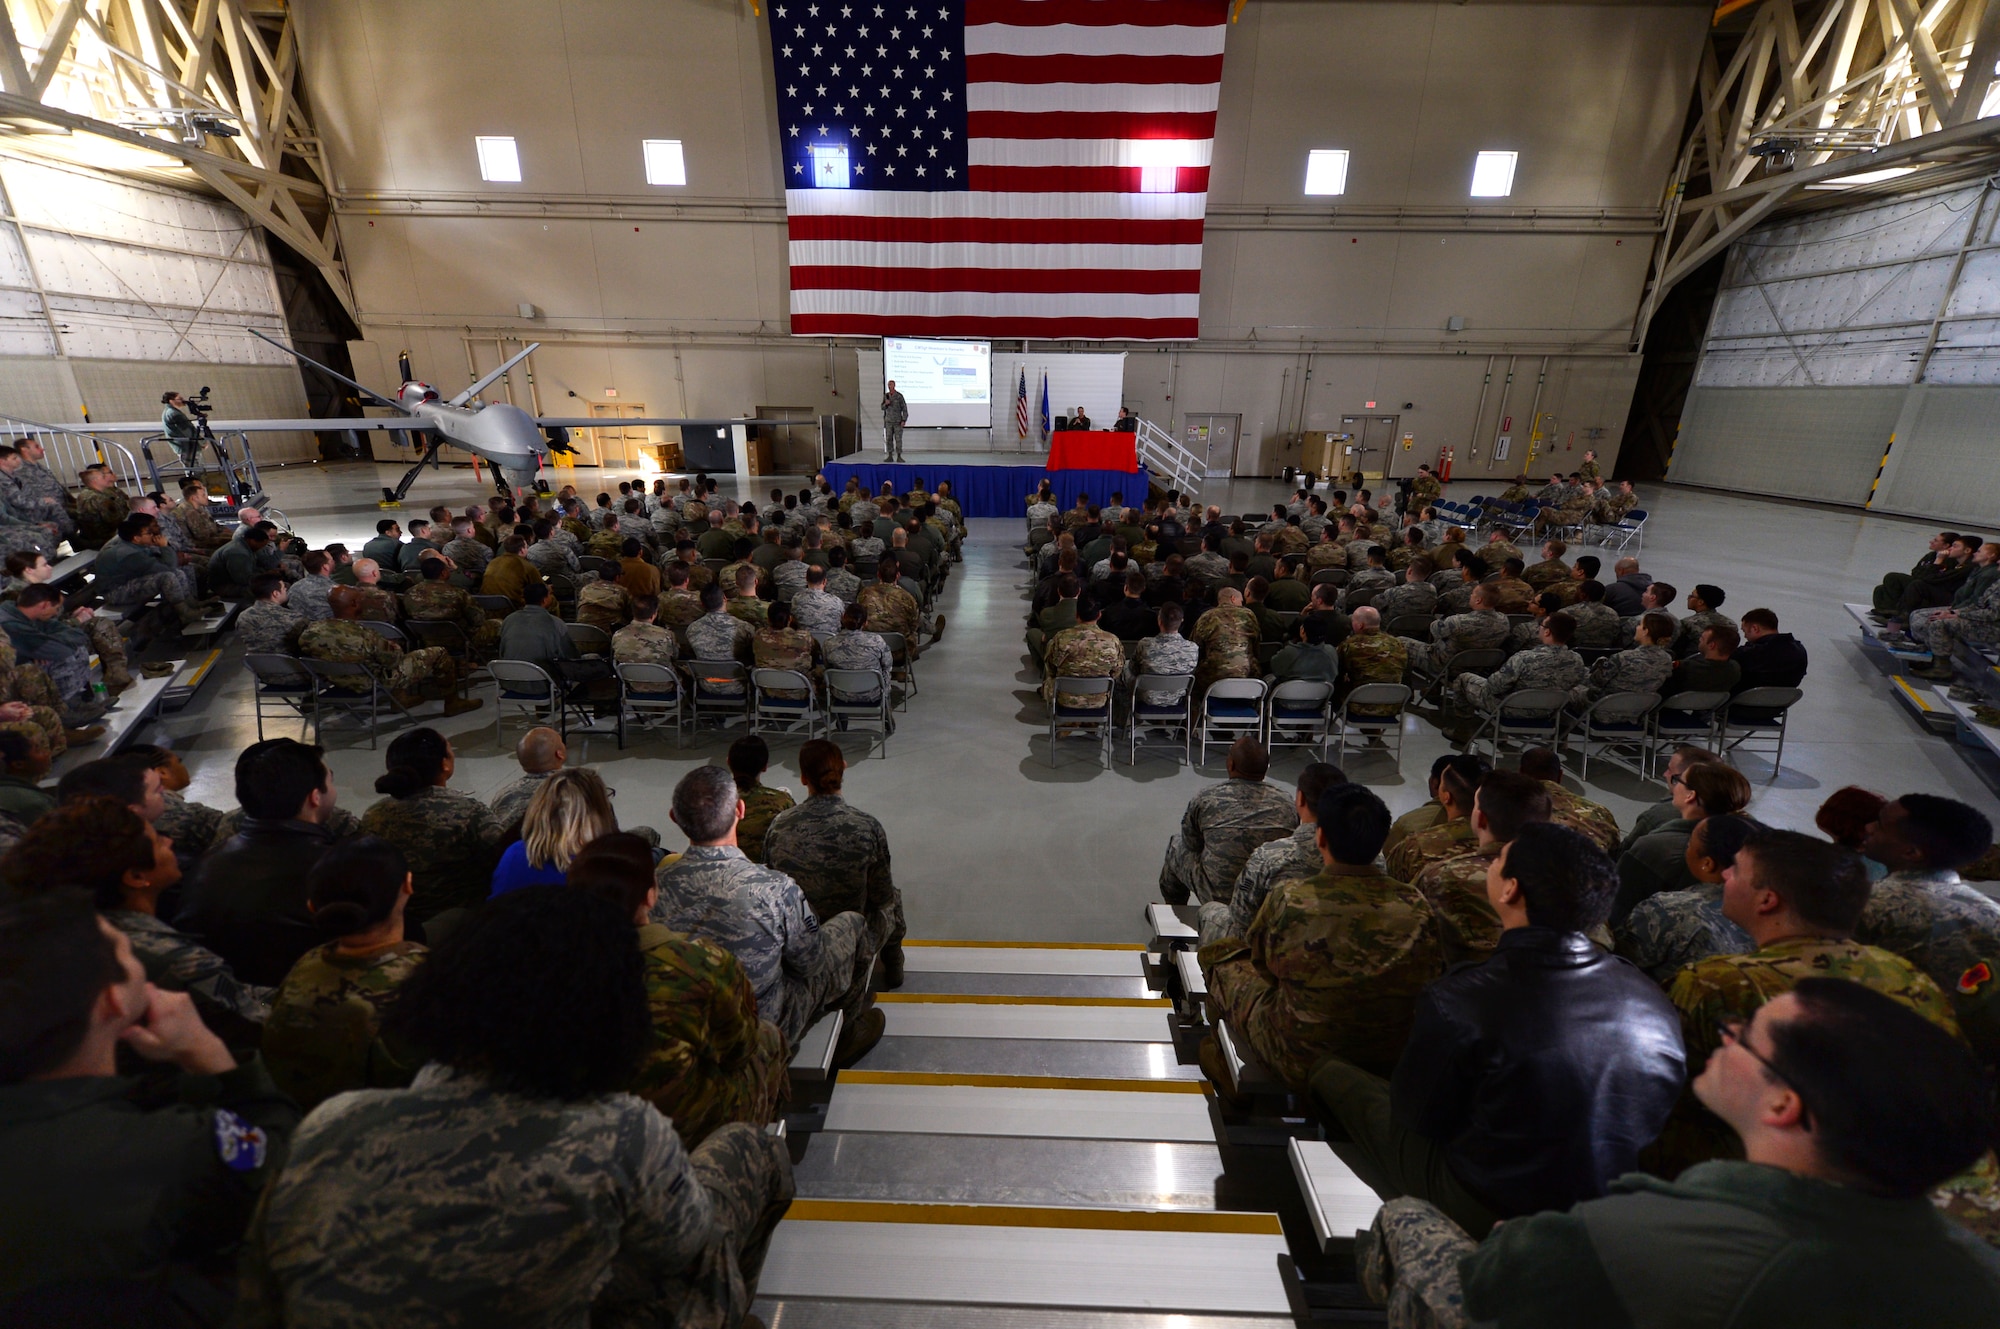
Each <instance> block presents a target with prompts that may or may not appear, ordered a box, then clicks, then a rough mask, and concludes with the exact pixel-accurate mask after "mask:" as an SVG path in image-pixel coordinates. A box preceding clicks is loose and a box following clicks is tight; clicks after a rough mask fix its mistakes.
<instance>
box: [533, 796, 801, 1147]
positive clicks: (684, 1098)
mask: <svg viewBox="0 0 2000 1329" xmlns="http://www.w3.org/2000/svg"><path fill="white" fill-rule="evenodd" d="M569 884H570V885H571V886H573V887H576V888H578V889H581V890H584V891H587V892H589V893H590V894H592V895H595V896H597V897H599V898H600V899H604V900H609V901H610V902H611V903H612V904H614V905H616V906H617V907H618V908H619V909H620V910H622V911H623V912H624V913H625V915H626V916H627V917H629V918H630V919H632V921H633V922H634V923H635V924H637V925H638V928H639V952H640V954H641V955H643V956H644V957H645V961H646V1000H647V1003H648V1005H649V1006H650V1007H651V1009H652V1015H653V1045H652V1047H651V1048H650V1049H649V1050H648V1051H647V1053H646V1059H645V1062H644V1064H642V1065H641V1066H640V1068H639V1073H638V1075H637V1076H636V1077H635V1078H634V1079H633V1081H632V1082H631V1089H632V1092H633V1093H635V1094H637V1095H639V1096H640V1097H641V1098H643V1099H645V1100H646V1101H647V1102H649V1103H651V1104H652V1105H653V1106H654V1107H656V1108H658V1109H659V1110H660V1111H662V1112H664V1113H666V1114H667V1116H669V1117H671V1118H672V1119H673V1123H674V1129H675V1130H677V1131H679V1132H680V1136H681V1143H682V1144H684V1145H686V1146H687V1147H688V1148H690V1149H692V1148H694V1147H695V1146H696V1145H698V1144H700V1143H701V1142H702V1141H703V1140H705V1139H707V1138H708V1137H709V1135H710V1134H712V1133H713V1132H714V1131H715V1129H716V1127H718V1126H721V1125H723V1124H724V1123H726V1122H731V1121H747V1122H749V1123H750V1124H751V1125H753V1126H761V1125H763V1124H764V1123H765V1122H767V1121H770V1120H771V1118H772V1117H773V1116H774V1115H776V1113H777V1107H778V1104H779V1102H781V1101H782V1100H783V1098H784V1095H785V1089H786V1084H787V1081H786V1076H785V1071H786V1057H785V1036H784V1034H783V1033H782V1032H781V1031H780V1030H779V1029H778V1026H777V1025H775V1024H773V1023H771V1022H770V1021H769V1020H759V1019H758V1018H757V996H756V994H755V993H754V992H752V991H751V989H750V979H749V977H748V976H747V975H745V974H744V972H743V966H742V965H740V964H738V963H737V961H736V957H735V956H734V955H731V954H730V953H729V952H728V951H727V950H725V949H723V948H722V947H720V946H718V945H716V944H715V943H714V942H712V941H709V940H707V939H706V938H702V937H689V936H686V935H684V934H682V933H679V932H675V931H674V930H673V929H672V928H669V927H667V926H666V925H665V924H664V923H654V922H652V921H650V919H649V918H648V915H649V914H650V913H651V912H652V908H653V904H654V902H655V901H657V900H658V899H659V892H658V890H657V888H656V887H655V886H654V885H653V850H652V846H650V845H648V844H647V843H646V842H645V841H644V840H643V839H641V838H640V837H638V836H636V835H631V834H628V833H625V832H622V831H621V832H616V833H614V834H611V835H606V836H604V837H602V838H600V839H597V840H594V841H592V842H591V843H590V844H588V845H586V846H585V847H584V849H583V852H581V853H579V854H578V855H577V856H576V861H575V862H573V863H571V864H570V868H569Z"/></svg>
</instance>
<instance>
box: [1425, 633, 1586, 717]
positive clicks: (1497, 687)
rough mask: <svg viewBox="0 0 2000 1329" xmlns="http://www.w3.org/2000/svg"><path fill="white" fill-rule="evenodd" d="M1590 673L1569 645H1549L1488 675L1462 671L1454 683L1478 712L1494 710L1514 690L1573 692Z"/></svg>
mask: <svg viewBox="0 0 2000 1329" xmlns="http://www.w3.org/2000/svg"><path fill="white" fill-rule="evenodd" d="M1589 676H1590V670H1589V668H1588V667H1586V666H1585V664H1584V663H1583V657H1582V656H1580V655H1578V654H1577V653H1576V652H1575V651H1573V650H1571V649H1570V648H1569V647H1567V646H1559V645H1547V646H1538V647H1536V648H1535V649H1534V650H1532V651H1522V652H1521V653H1520V654H1519V655H1515V656H1511V657H1509V658H1508V660H1507V663H1505V664H1503V665H1501V666H1500V667H1499V668H1498V669H1496V670H1494V671H1493V673H1492V674H1491V675H1490V676H1488V677H1486V678H1481V677H1480V676H1479V675H1477V674H1461V675H1459V677H1458V679H1457V681H1456V683H1455V684H1454V685H1453V686H1454V688H1455V689H1456V691H1457V694H1458V698H1459V700H1460V701H1461V702H1463V703H1464V704H1465V705H1467V706H1469V707H1471V708H1472V709H1474V710H1477V711H1491V710H1492V709H1493V708H1494V707H1495V706H1497V705H1498V704H1499V703H1500V700H1501V699H1502V698H1503V697H1505V696H1507V695H1508V694H1509V693H1511V692H1525V691H1528V690H1530V689H1542V688H1549V689H1553V690H1555V691H1558V692H1573V691H1574V690H1575V689H1577V688H1579V687H1581V686H1583V682H1584V680H1585V679H1586V678H1588V677H1589Z"/></svg>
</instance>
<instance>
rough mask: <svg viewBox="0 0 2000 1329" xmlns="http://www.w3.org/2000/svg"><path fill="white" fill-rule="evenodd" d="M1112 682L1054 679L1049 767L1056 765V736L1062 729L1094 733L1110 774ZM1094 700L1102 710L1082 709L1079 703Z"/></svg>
mask: <svg viewBox="0 0 2000 1329" xmlns="http://www.w3.org/2000/svg"><path fill="white" fill-rule="evenodd" d="M1115 682H1117V680H1116V679H1113V678H1065V677H1063V676H1062V675H1060V674H1059V675H1057V676H1056V679H1055V694H1054V701H1053V702H1052V703H1051V704H1050V706H1049V765H1051V766H1053V765H1055V764H1056V733H1057V731H1058V730H1061V729H1069V730H1083V731H1086V732H1094V733H1096V735H1097V738H1098V743H1099V745H1100V746H1101V747H1102V748H1103V750H1104V769H1106V770H1110V769H1111V763H1112V757H1111V724H1112V718H1113V717H1112V708H1111V685H1112V684H1113V683H1115ZM1085 697H1095V698H1097V699H1098V700H1099V701H1101V702H1102V703H1103V705H1101V706H1095V707H1092V706H1083V705H1079V704H1077V703H1078V701H1079V699H1081V698H1085Z"/></svg>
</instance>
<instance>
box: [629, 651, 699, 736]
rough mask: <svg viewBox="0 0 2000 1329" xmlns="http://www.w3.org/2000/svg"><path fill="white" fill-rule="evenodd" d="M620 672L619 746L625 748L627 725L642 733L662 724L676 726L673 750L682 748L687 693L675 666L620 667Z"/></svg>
mask: <svg viewBox="0 0 2000 1329" xmlns="http://www.w3.org/2000/svg"><path fill="white" fill-rule="evenodd" d="M613 667H614V668H615V669H616V670H617V671H618V682H619V685H620V687H619V695H618V746H619V747H621V748H622V747H624V746H625V723H626V721H627V720H631V721H633V722H635V723H636V724H638V726H639V727H640V728H642V729H651V728H653V727H654V726H655V725H656V724H657V723H658V722H659V721H661V720H671V721H672V722H673V726H674V746H675V747H681V746H683V745H684V744H683V739H682V734H681V702H682V700H683V698H684V697H685V695H686V690H685V689H684V688H683V687H682V686H681V676H680V672H679V671H678V670H676V669H675V668H674V667H673V666H672V665H664V664H620V665H615V666H613Z"/></svg>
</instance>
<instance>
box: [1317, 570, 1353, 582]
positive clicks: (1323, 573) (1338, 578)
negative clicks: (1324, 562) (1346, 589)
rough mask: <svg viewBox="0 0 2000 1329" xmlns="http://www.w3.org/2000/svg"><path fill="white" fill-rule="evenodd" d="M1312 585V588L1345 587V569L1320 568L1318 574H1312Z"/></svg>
mask: <svg viewBox="0 0 2000 1329" xmlns="http://www.w3.org/2000/svg"><path fill="white" fill-rule="evenodd" d="M1312 584H1313V585H1314V586H1345V585H1347V569H1346V568H1321V569H1320V570H1319V571H1318V572H1315V573H1313V575H1312Z"/></svg>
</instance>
